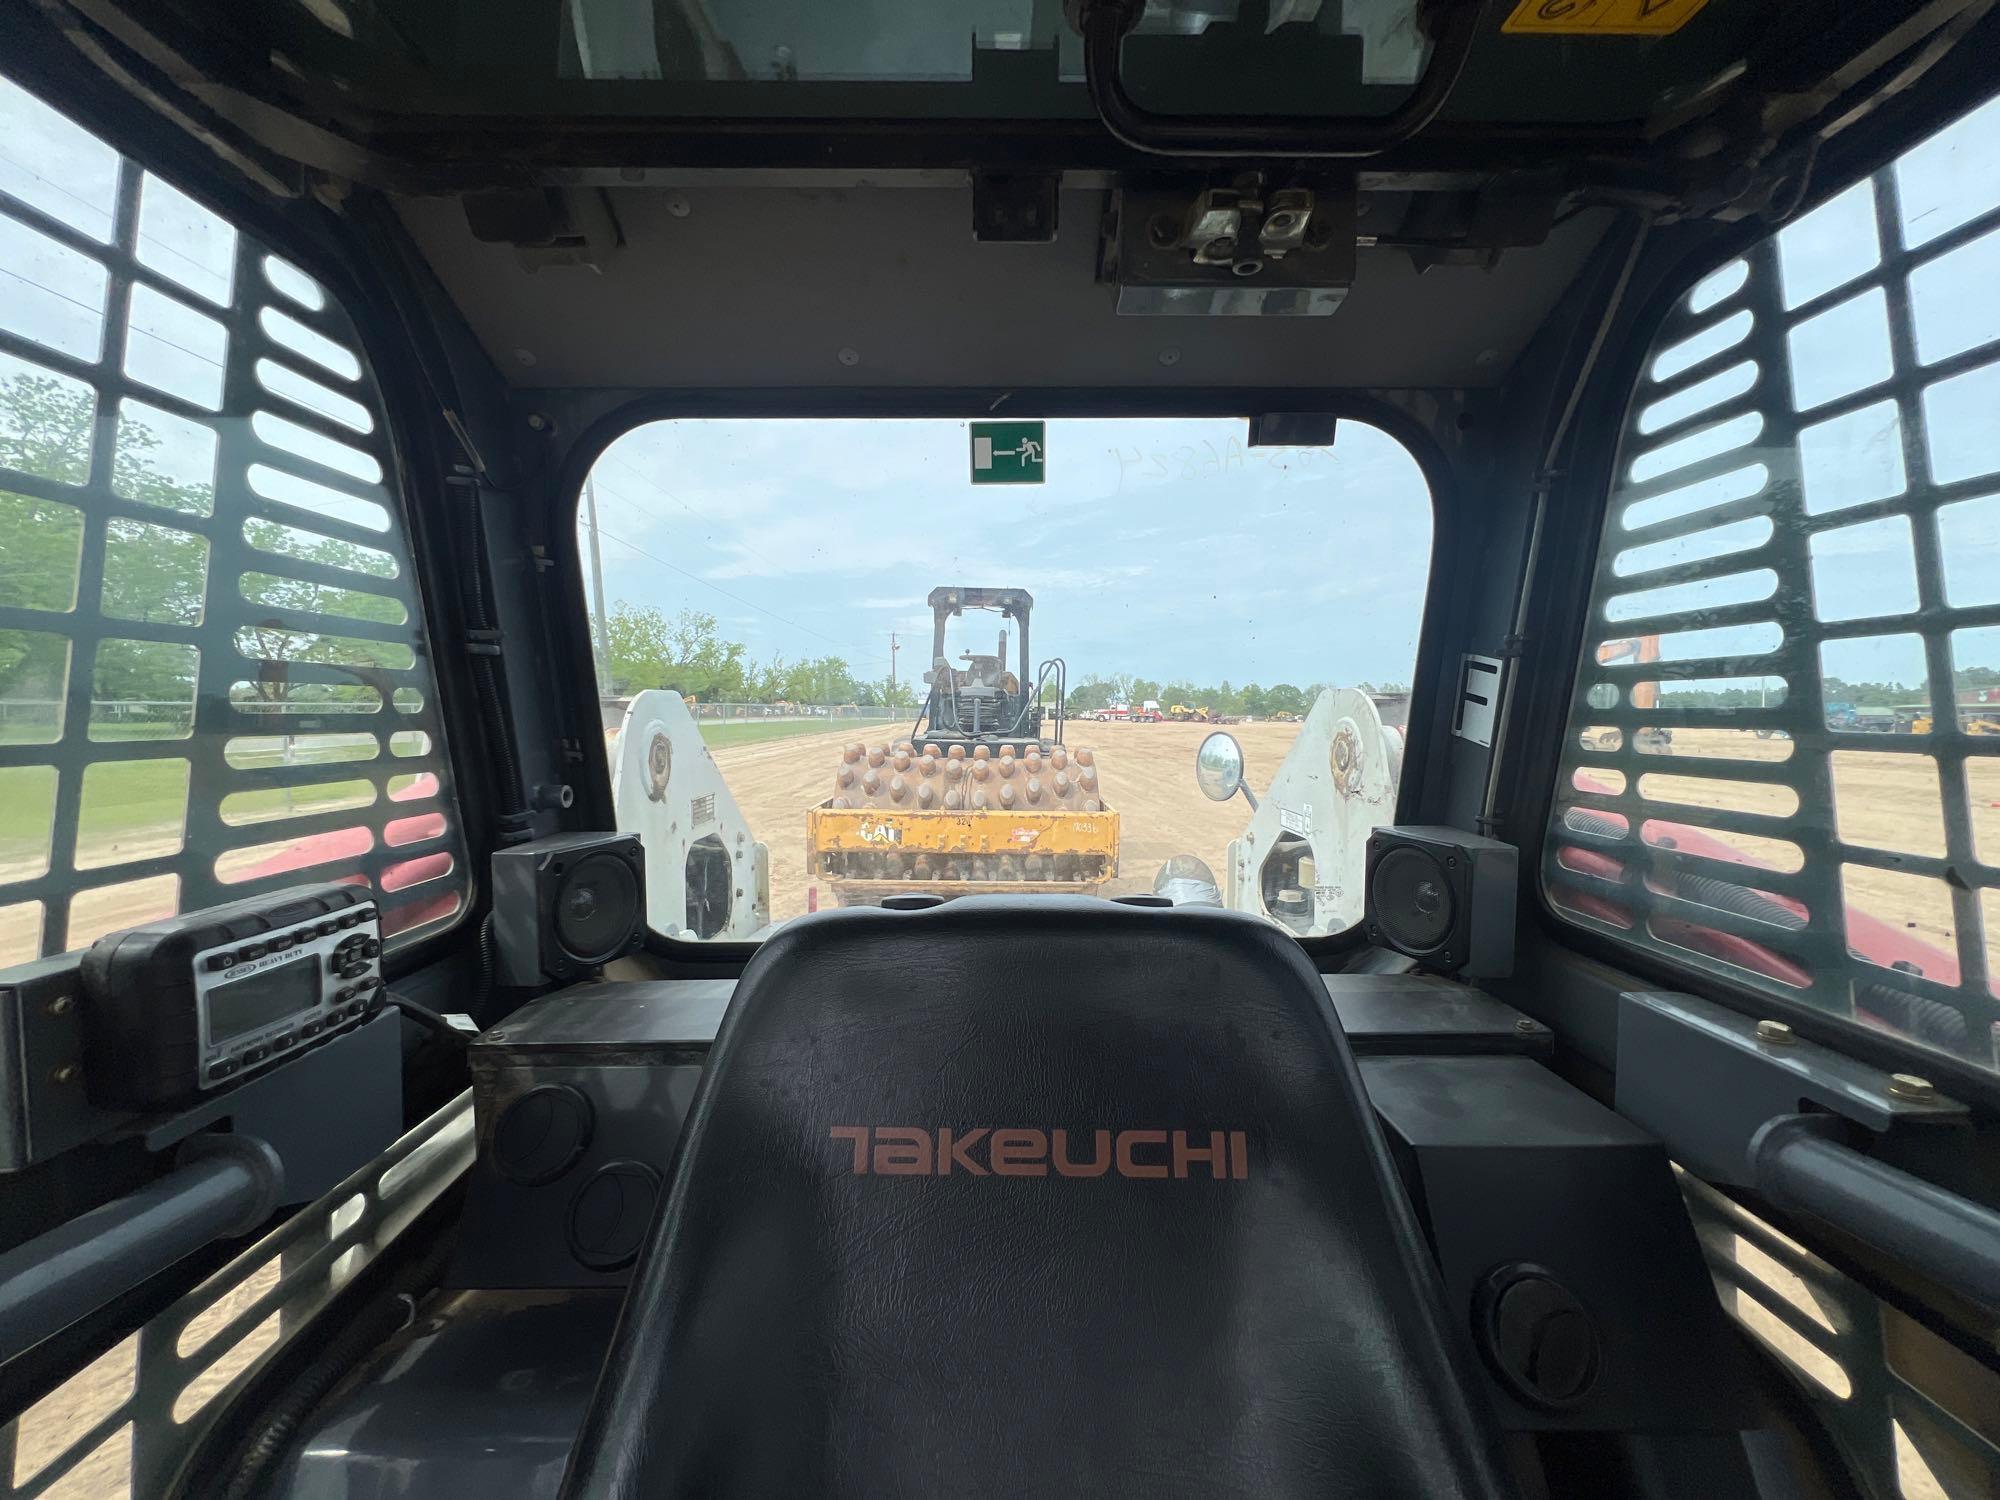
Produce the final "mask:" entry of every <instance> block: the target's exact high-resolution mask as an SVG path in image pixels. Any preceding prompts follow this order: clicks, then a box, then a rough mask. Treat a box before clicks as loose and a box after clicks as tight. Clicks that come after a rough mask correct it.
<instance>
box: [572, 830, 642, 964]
mask: <svg viewBox="0 0 2000 1500" xmlns="http://www.w3.org/2000/svg"><path fill="white" fill-rule="evenodd" d="M555 919H556V941H557V942H558V943H560V944H562V948H563V951H564V952H565V953H567V954H568V955H569V956H570V957H571V958H573V959H575V960H576V961H577V962H579V963H586V964H596V963H603V962H605V961H606V960H608V959H611V958H615V957H616V956H617V955H618V953H619V952H620V950H621V949H623V948H624V946H625V940H626V939H627V938H628V937H630V936H631V934H632V929H633V928H634V927H635V926H636V925H637V924H638V922H639V920H640V914H639V881H638V878H637V877H636V876H634V875H633V873H632V867H631V866H630V865H628V864H627V863H626V862H625V861H624V860H622V859H620V858H619V857H618V856H616V855H615V854H590V855H586V856H584V858H582V859H580V860H578V861H577V862H576V864H575V865H573V866H572V867H571V868H570V869H569V871H568V872H567V873H565V874H564V875H563V877H562V883H561V884H560V885H559V886H558V887H557V888H556V900H555Z"/></svg>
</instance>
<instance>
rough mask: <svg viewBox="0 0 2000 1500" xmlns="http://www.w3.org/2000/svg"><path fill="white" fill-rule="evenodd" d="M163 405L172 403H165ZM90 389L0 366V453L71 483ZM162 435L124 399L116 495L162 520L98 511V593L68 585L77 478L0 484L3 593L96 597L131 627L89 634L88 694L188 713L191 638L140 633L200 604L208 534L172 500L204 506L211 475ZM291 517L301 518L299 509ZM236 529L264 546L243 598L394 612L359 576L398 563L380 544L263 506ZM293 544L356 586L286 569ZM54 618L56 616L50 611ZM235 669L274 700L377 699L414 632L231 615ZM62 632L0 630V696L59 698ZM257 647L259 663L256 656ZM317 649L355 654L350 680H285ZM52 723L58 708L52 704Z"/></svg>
mask: <svg viewBox="0 0 2000 1500" xmlns="http://www.w3.org/2000/svg"><path fill="white" fill-rule="evenodd" d="M168 420H173V419H168ZM96 423H97V399H96V396H95V394H94V393H93V392H92V391H91V390H90V389H89V388H88V387H86V386H83V385H81V384H79V383H77V382H75V381H70V380H64V379H60V378H57V377H54V376H40V375H26V374H21V375H14V376H12V377H11V378H9V379H7V380H6V381H5V382H0V466H4V467H6V468H10V469H16V470H19V471H20V472H22V473H25V474H32V475H35V476H37V477H39V478H42V479H47V480H53V481H55V482H56V483H58V484H63V485H74V486H78V487H81V486H83V485H84V484H86V483H87V482H88V481H89V479H90V477H91V475H90V463H91V445H92V437H93V433H94V431H95V428H96ZM163 447H164V444H163V442H162V439H161V438H160V436H159V434H158V433H157V432H155V431H154V429H153V428H152V427H151V426H149V425H148V423H147V420H146V418H145V416H144V414H143V410H135V409H134V408H133V407H132V405H131V404H129V403H128V404H127V405H126V406H125V407H124V409H123V410H121V411H120V412H119V413H118V414H117V429H116V441H115V444H114V446H113V453H112V463H111V475H110V481H111V489H112V491H113V493H115V494H117V495H118V496H119V497H121V498H122V499H125V500H129V501H134V502H137V503H138V504H139V505H141V506H145V507H149V508H151V509H153V510H157V511H159V512H162V514H161V515H160V516H159V520H158V524H154V523H153V522H150V521H140V520H137V519H133V518H131V517H128V516H115V517H113V518H111V519H110V520H109V521H107V522H106V523H105V537H104V561H103V572H102V580H101V583H100V584H99V589H100V592H99V595H98V597H97V598H95V599H84V598H79V597H78V592H79V585H80V563H81V558H82V550H83V538H84V525H85V521H84V512H83V510H82V509H81V508H79V507H80V506H81V505H84V504H87V503H88V502H87V500H86V499H85V498H84V492H81V491H80V493H79V497H78V503H77V504H69V503H65V502H63V501H60V500H54V499H42V498H37V497H33V496H27V495H20V494H15V493H11V492H0V605H5V606H11V607H14V608H18V609H27V610H45V611H49V612H50V613H51V614H63V613H67V612H69V611H71V610H73V609H83V610H91V609H93V608H94V609H95V610H96V611H97V612H98V613H100V614H102V615H103V616H104V617H106V618H107V619H109V620H112V621H118V620H128V621H131V622H132V623H133V625H134V629H133V632H132V635H131V637H130V638H126V637H119V636H115V635H114V637H113V638H111V639H107V640H104V641H102V642H100V643H99V645H98V648H97V652H96V660H95V663H94V667H93V672H92V682H91V694H92V697H93V699H95V700H96V701H98V702H103V703H110V702H124V703H130V702H134V701H137V702H143V703H147V704H149V705H152V707H150V708H149V709H147V710H145V712H146V714H147V715H148V716H149V717H153V718H156V719H164V720H166V721H168V722H169V724H173V723H175V722H176V721H177V722H178V727H179V730H180V731H181V732H185V730H186V729H187V728H188V727H191V725H192V722H193V713H194V695H195V683H196V673H197V669H198V665H199V663H198V658H197V653H196V651H195V649H194V647H192V646H189V645H183V644H180V643H178V642H174V641H162V640H148V639H145V637H146V635H147V634H148V632H147V631H146V630H145V629H144V627H145V626H146V625H149V624H168V625H195V624H198V623H200V621H201V620H202V618H203V615H204V611H205V610H206V609H207V608H208V603H209V598H210V590H211V580H210V579H209V576H208V575H209V571H210V566H211V559H210V557H209V544H208V540H207V538H205V537H203V536H200V535H198V534H196V533H194V532H192V531H186V530H182V529H181V528H180V527H178V526H176V525H175V524H174V518H175V514H176V513H178V514H179V515H184V516H206V515H208V514H210V513H211V511H212V510H213V508H214V486H213V483H212V481H206V480H204V481H196V480H191V479H189V478H186V477H182V476H180V475H177V474H175V473H171V472H169V471H168V468H166V467H163V464H162V453H161V450H162V448H163ZM300 520H301V522H302V523H303V524H305V525H310V524H311V518H310V517H309V516H308V515H306V514H304V513H301V516H300ZM243 532H244V537H245V539H246V540H247V541H249V542H250V544H251V545H252V546H253V547H255V548H257V549H258V550H259V551H260V552H262V553H264V554H266V556H267V557H268V564H267V567H268V569H269V571H265V570H264V568H254V569H251V570H249V571H246V572H244V573H243V574H241V575H240V576H239V577H237V578H235V579H231V580H228V581H227V582H226V584H225V586H226V587H233V588H234V589H236V590H237V591H238V592H240V594H241V596H242V598H243V599H244V600H245V602H246V603H248V604H250V605H253V606H254V605H260V604H261V605H265V606H267V607H269V608H271V609H274V610H284V611H288V612H290V611H297V612H300V613H305V614H317V615H322V616H326V617H329V618H330V619H333V620H335V621H338V620H339V619H351V620H366V621H372V622H376V623H380V624H386V625H398V624H401V623H403V621H404V620H405V618H406V611H405V610H404V607H403V605H402V604H401V603H400V602H399V601H397V600H395V599H393V598H390V597H388V596H387V595H383V594H377V593H373V592H371V591H369V589H368V588H367V584H368V582H369V580H370V579H371V578H376V579H383V578H389V577H393V576H394V574H395V571H396V564H395V561H394V559H393V558H391V557H390V556H389V554H388V553H386V552H382V551H378V550H377V549H374V548H370V547H362V546H356V545H354V544H352V543H349V542H345V541H340V540H338V539H335V538H333V537H327V536H322V535H320V534H318V533H315V532H312V531H307V530H301V529H299V528H297V527H291V526H284V525H279V524H277V523H275V522H272V521H268V520H265V519H263V518H261V517H252V518H250V519H248V520H246V521H245V522H244V527H243ZM288 560H296V561H300V562H306V563H318V564H322V565H324V566H326V567H329V568H337V569H340V570H341V571H342V572H344V573H347V574H351V575H354V583H355V585H356V587H354V588H340V587H335V586H333V585H330V584H326V583H320V582H317V581H312V580H307V579H302V578H297V577H293V576H289V575H288V573H287V571H286V568H287V562H288ZM50 623H51V625H57V624H58V623H59V622H58V621H56V620H51V622H50ZM237 643H238V646H239V648H240V649H241V650H242V651H243V653H244V655H245V657H246V658H249V659H246V660H245V661H244V662H243V664H242V685H241V687H240V688H239V689H238V691H237V692H236V694H235V696H236V697H237V699H238V700H239V701H243V700H252V701H262V702H267V703H280V702H284V701H287V700H288V699H290V698H292V697H293V696H297V697H298V698H300V699H310V700H311V701H313V702H315V703H339V702H354V703H357V704H359V703H365V704H367V705H368V706H370V707H378V706H386V705H387V700H388V698H389V696H390V693H389V688H388V682H387V679H386V678H385V677H383V676H382V674H381V672H380V669H383V668H394V667H403V666H407V665H409V663H410V660H411V652H410V648H409V646H408V645H407V644H406V643H404V642H400V641H370V640H362V639H359V638H356V637H351V636H343V635H340V634H339V633H338V626H337V624H336V625H335V626H334V627H333V628H331V629H330V630H328V631H325V632H322V631H317V630H301V629H296V628H292V627H291V626H289V625H286V624H284V623H281V619H280V617H279V616H277V615H272V616H270V617H268V618H266V619H263V620H258V619H257V618H256V617H255V616H254V614H253V615H251V616H250V618H249V619H248V621H247V622H246V623H245V624H244V625H243V626H242V627H241V628H240V629H239V631H238V636H237ZM69 658H70V649H69V641H68V639H67V637H66V635H65V634H63V633H62V632H61V631H60V630H59V629H52V630H49V631H38V630H26V629H6V630H0V700H14V701H16V702H19V701H22V700H29V701H39V702H44V703H50V702H51V700H60V699H61V698H62V697H63V696H64V693H65V689H66V685H67V679H68V674H69ZM260 661H261V662H262V663H263V664H262V665H260V664H259V663H260ZM292 661H302V662H319V663H326V664H330V665H337V666H344V667H350V668H353V669H354V677H355V680H354V681H353V682H342V683H306V684H293V683H291V682H290V681H289V679H288V676H287V674H286V672H285V671H284V663H286V662H292ZM47 712H48V715H49V718H50V724H51V726H52V725H53V723H54V712H55V711H54V708H53V704H52V703H51V707H50V708H49V709H48V711H47Z"/></svg>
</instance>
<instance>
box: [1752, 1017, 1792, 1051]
mask: <svg viewBox="0 0 2000 1500" xmlns="http://www.w3.org/2000/svg"><path fill="white" fill-rule="evenodd" d="M1757 1040H1758V1041H1760V1042H1768V1043H1769V1044H1770V1045H1771V1046H1773V1047H1789V1046H1791V1045H1792V1043H1794V1042H1796V1041H1797V1040H1798V1037H1797V1036H1796V1035H1795V1034H1794V1033H1793V1031H1792V1028H1791V1027H1789V1026H1787V1025H1786V1024H1785V1023H1784V1022H1783V1021H1759V1022H1758V1023H1757Z"/></svg>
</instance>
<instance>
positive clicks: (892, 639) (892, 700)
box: [889, 630, 903, 708]
mask: <svg viewBox="0 0 2000 1500" xmlns="http://www.w3.org/2000/svg"><path fill="white" fill-rule="evenodd" d="M902 649H903V648H902V647H901V646H899V645H897V644H896V632H895V631H893V630H892V631H890V632H889V706H890V707H891V708H894V707H895V706H896V653H897V652H898V651H901V650H902Z"/></svg>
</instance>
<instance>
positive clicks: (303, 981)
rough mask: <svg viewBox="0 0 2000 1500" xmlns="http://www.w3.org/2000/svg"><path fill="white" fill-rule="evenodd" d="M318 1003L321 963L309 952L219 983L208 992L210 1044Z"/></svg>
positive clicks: (308, 1008)
mask: <svg viewBox="0 0 2000 1500" xmlns="http://www.w3.org/2000/svg"><path fill="white" fill-rule="evenodd" d="M318 1003H319V965H318V963H317V962H316V961H315V960H314V959H313V958H311V957H310V956H302V957H301V958H299V959H298V960H296V961H295V962H292V963H287V964H277V965H274V966H273V967H271V968H268V969H264V970H262V971H260V972H258V973H256V974H252V975H251V976H250V977H249V978H247V979H234V980H231V981H230V982H229V983H228V984H220V985H217V986H216V987H215V988H214V989H212V990H210V991H209V992H208V1041H209V1045H210V1046H214V1045H216V1044H217V1043H219V1042H226V1041H228V1040H229V1039H230V1038H231V1037H237V1036H241V1035H243V1033H244V1032H246V1031H255V1030H256V1029H257V1028H258V1027H260V1026H268V1025H270V1024H271V1022H273V1021H276V1020H280V1019H282V1018H283V1017H285V1016H289V1015H291V1014H292V1013H293V1012H294V1011H300V1010H310V1009H311V1008H312V1007H313V1006H315V1005H317V1004H318Z"/></svg>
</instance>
